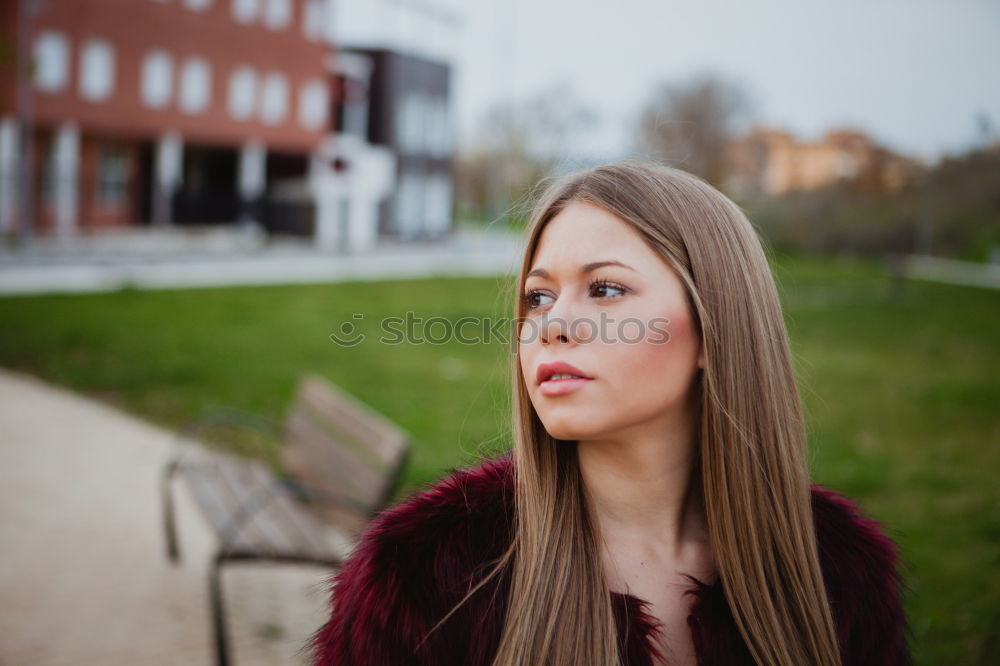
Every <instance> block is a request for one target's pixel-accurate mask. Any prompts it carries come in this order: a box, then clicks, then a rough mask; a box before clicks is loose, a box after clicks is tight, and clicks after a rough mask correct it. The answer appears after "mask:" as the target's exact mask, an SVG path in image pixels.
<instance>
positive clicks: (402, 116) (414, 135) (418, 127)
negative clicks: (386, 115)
mask: <svg viewBox="0 0 1000 666" xmlns="http://www.w3.org/2000/svg"><path fill="white" fill-rule="evenodd" d="M425 108H426V105H425V104H424V98H423V95H418V94H416V93H411V94H409V95H407V96H406V97H404V98H403V102H402V103H401V104H400V105H399V111H398V112H397V113H398V115H397V117H396V135H397V137H398V140H399V146H400V148H402V149H403V151H404V152H407V153H418V152H420V151H421V149H422V148H423V146H424V131H425V122H424V121H425V113H424V111H425Z"/></svg>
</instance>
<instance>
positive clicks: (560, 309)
mask: <svg viewBox="0 0 1000 666" xmlns="http://www.w3.org/2000/svg"><path fill="white" fill-rule="evenodd" d="M540 334H541V342H542V344H554V343H561V344H566V343H570V342H572V343H573V344H579V343H580V342H583V341H585V340H586V339H587V336H589V335H590V326H589V322H587V321H586V319H585V318H584V317H583V316H581V313H579V312H578V311H577V308H574V307H573V303H572V302H571V299H570V298H569V295H568V294H563V295H562V296H560V297H559V298H557V299H556V302H555V303H553V304H552V307H551V308H549V309H548V310H546V311H545V312H543V313H542V317H541V327H540Z"/></svg>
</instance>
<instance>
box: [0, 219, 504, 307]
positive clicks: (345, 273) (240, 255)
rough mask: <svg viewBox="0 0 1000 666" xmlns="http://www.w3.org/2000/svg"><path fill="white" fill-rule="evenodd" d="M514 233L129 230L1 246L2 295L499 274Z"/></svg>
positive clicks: (476, 231) (469, 231) (0, 285)
mask: <svg viewBox="0 0 1000 666" xmlns="http://www.w3.org/2000/svg"><path fill="white" fill-rule="evenodd" d="M522 242H523V240H522V238H521V236H520V235H517V234H511V233H504V232H494V231H483V230H463V231H458V232H456V233H453V234H452V235H450V236H448V237H447V238H444V239H441V240H436V241H412V242H400V241H391V240H384V241H382V242H381V243H380V244H379V245H378V246H377V247H375V248H373V249H371V250H368V251H365V252H362V253H358V254H342V253H336V252H324V251H320V250H318V249H316V248H314V247H312V246H311V245H310V244H307V243H302V242H289V241H283V242H278V243H273V244H261V243H258V242H254V241H253V239H250V240H248V239H247V238H244V237H243V236H241V235H239V234H236V233H233V234H230V235H228V236H227V235H221V234H216V235H210V236H206V237H200V236H192V235H190V234H184V233H180V232H177V233H175V234H173V235H169V234H168V235H162V234H158V232H152V233H151V234H149V235H147V233H146V232H142V233H139V232H136V233H133V234H131V235H126V236H124V237H122V238H116V237H108V238H104V239H100V238H94V239H85V238H81V239H77V240H76V241H75V242H71V243H58V242H44V243H43V242H39V243H38V244H37V245H36V246H33V247H30V248H27V249H26V250H14V249H5V250H0V294H38V293H54V292H96V291H113V290H116V289H121V288H123V287H133V288H137V289H173V288H189V287H222V286H233V285H263V284H290V283H318V282H337V281H344V280H382V279H392V278H418V277H431V276H450V275H497V274H504V273H514V272H516V271H517V269H518V268H519V257H520V251H521V246H522Z"/></svg>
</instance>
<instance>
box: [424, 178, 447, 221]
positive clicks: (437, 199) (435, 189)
mask: <svg viewBox="0 0 1000 666" xmlns="http://www.w3.org/2000/svg"><path fill="white" fill-rule="evenodd" d="M425 205H426V208H425V211H424V212H425V213H426V222H427V226H428V228H429V230H430V231H431V232H432V233H433V234H435V235H442V234H444V233H445V232H447V231H448V227H449V226H451V181H450V180H449V178H448V177H447V176H445V175H443V174H437V175H434V176H429V177H428V178H427V198H426V200H425Z"/></svg>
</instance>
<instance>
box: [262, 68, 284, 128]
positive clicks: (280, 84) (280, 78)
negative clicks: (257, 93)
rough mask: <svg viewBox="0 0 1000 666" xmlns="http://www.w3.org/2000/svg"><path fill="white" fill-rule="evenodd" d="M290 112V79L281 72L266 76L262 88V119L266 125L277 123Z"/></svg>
mask: <svg viewBox="0 0 1000 666" xmlns="http://www.w3.org/2000/svg"><path fill="white" fill-rule="evenodd" d="M287 113H288V80H287V79H286V78H285V76H284V75H283V74H281V73H279V72H271V73H269V74H268V75H267V76H266V77H265V78H264V86H263V89H262V90H261V100H260V119H261V121H262V122H263V123H264V124H265V125H277V124H279V123H281V122H282V121H284V119H285V115H286V114H287Z"/></svg>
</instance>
